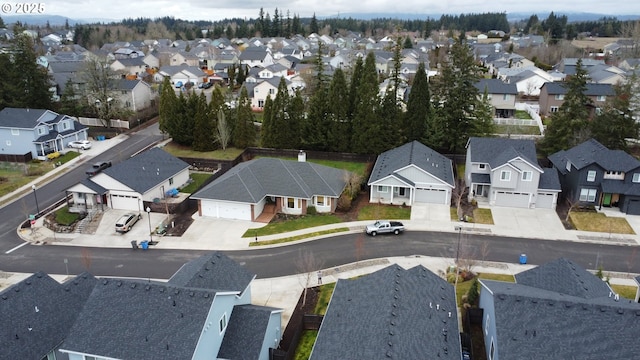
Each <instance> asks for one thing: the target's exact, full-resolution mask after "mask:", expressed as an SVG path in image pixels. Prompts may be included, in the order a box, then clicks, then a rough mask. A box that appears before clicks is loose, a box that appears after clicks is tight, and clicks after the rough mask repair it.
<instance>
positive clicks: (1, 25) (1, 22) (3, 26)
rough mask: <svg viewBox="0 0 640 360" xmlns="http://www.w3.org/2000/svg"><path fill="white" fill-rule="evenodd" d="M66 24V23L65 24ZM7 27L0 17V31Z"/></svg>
mask: <svg viewBox="0 0 640 360" xmlns="http://www.w3.org/2000/svg"><path fill="white" fill-rule="evenodd" d="M67 24H68V23H67ZM6 27H7V26H6V25H5V24H4V20H2V16H0V29H4V28H6Z"/></svg>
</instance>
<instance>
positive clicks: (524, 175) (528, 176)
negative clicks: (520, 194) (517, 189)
mask: <svg viewBox="0 0 640 360" xmlns="http://www.w3.org/2000/svg"><path fill="white" fill-rule="evenodd" d="M531 179H533V172H531V171H525V172H523V173H522V181H531Z"/></svg>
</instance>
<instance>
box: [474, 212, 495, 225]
mask: <svg viewBox="0 0 640 360" xmlns="http://www.w3.org/2000/svg"><path fill="white" fill-rule="evenodd" d="M473 222H474V223H476V224H488V225H493V224H494V223H493V215H492V214H491V209H485V208H477V209H474V210H473Z"/></svg>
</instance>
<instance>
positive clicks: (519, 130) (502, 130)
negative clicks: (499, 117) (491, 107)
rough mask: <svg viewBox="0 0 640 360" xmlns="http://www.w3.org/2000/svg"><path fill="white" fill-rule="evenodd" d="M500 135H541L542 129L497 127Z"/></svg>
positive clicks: (524, 126) (516, 126) (515, 126)
mask: <svg viewBox="0 0 640 360" xmlns="http://www.w3.org/2000/svg"><path fill="white" fill-rule="evenodd" d="M496 132H497V133H498V134H522V135H540V128H538V127H537V126H528V125H503V124H498V125H496Z"/></svg>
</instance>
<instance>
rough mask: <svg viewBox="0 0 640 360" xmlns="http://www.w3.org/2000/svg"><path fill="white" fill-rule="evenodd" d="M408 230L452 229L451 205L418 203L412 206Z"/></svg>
mask: <svg viewBox="0 0 640 360" xmlns="http://www.w3.org/2000/svg"><path fill="white" fill-rule="evenodd" d="M407 225H408V230H412V229H413V230H424V229H425V228H426V229H431V230H435V231H451V230H452V226H454V225H453V222H452V221H451V213H450V210H449V205H441V204H424V203H417V204H413V205H412V206H411V220H410V221H409V223H408V224H407Z"/></svg>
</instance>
